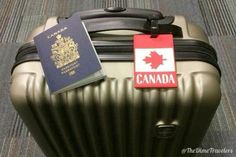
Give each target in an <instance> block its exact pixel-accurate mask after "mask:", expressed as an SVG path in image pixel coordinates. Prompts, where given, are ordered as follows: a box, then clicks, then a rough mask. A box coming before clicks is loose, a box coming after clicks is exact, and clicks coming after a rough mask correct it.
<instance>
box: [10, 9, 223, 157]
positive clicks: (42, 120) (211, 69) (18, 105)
mask: <svg viewBox="0 0 236 157" xmlns="http://www.w3.org/2000/svg"><path fill="white" fill-rule="evenodd" d="M81 14H82V15H83V12H82V13H81ZM57 23H58V18H57V17H52V18H49V19H48V20H47V22H46V24H45V25H42V26H40V27H38V28H36V29H35V30H34V31H33V32H32V33H31V34H30V35H29V37H28V39H27V41H26V43H31V44H32V40H33V37H34V36H36V35H37V34H39V33H41V32H43V31H44V30H46V29H48V28H50V27H52V26H54V25H56V24H57ZM172 25H176V26H179V27H180V28H181V29H182V37H180V38H178V37H177V38H175V43H176V42H178V41H181V40H185V41H188V40H189V41H197V42H201V43H205V44H208V39H207V36H206V35H205V33H204V32H203V30H202V29H200V28H199V27H198V26H196V25H194V24H191V23H189V22H187V21H186V20H185V18H184V17H182V16H175V17H174V21H173V23H172ZM136 33H138V32H136V31H130V30H128V31H126V30H121V31H119V30H115V31H107V32H104V31H103V32H96V33H94V34H91V38H92V40H101V39H102V40H104V36H108V37H107V38H106V40H108V41H109V40H110V38H111V39H112V38H114V37H117V38H119V39H117V38H116V40H123V39H124V38H125V39H124V40H127V39H128V38H129V39H130V38H131V37H132V34H136ZM122 34H123V36H122ZM127 34H128V35H127ZM124 35H125V36H124ZM126 37H127V38H126ZM107 46H109V43H108V45H107ZM118 47H119V46H118ZM176 47H178V45H177V46H176ZM185 47H187V49H188V50H189V51H191V50H190V48H188V45H185ZM111 48H112V46H111ZM200 48H201V47H200ZM19 51H20V50H19ZM101 57H102V55H101ZM103 57H104V56H103ZM112 57H114V56H112ZM112 57H110V58H109V57H108V59H106V56H105V57H104V58H105V59H104V61H102V66H103V69H104V72H105V74H106V75H107V76H108V77H107V79H105V80H103V81H98V82H95V83H93V84H90V85H86V86H83V87H80V88H76V89H73V90H70V91H68V92H65V93H62V94H57V95H51V94H50V92H49V89H48V86H47V83H46V81H45V78H44V73H43V71H42V67H41V63H40V62H39V60H38V59H32V58H31V60H26V61H24V62H20V63H17V64H16V66H14V68H13V70H12V80H11V88H10V94H11V100H12V103H13V105H14V107H15V109H16V110H17V111H18V113H19V115H20V116H21V118H22V119H23V121H24V123H25V124H26V126H27V127H28V129H29V130H30V132H31V133H32V135H33V137H34V138H35V140H36V142H37V143H38V144H39V146H40V147H41V148H42V150H43V151H44V153H45V154H46V155H47V156H49V157H65V156H71V157H75V156H80V157H138V156H141V157H173V156H176V157H177V156H181V149H182V148H195V147H197V146H198V145H199V144H200V143H201V141H202V139H203V137H204V135H205V133H206V131H207V128H208V126H209V124H210V122H211V119H212V117H213V115H214V113H215V111H216V109H217V107H218V105H219V102H220V97H221V92H220V71H219V68H218V67H217V65H214V64H211V63H209V62H206V61H204V58H203V59H202V60H198V59H194V57H193V58H192V60H181V58H180V59H178V60H177V63H176V66H177V76H178V87H177V88H169V89H135V88H133V80H132V77H133V62H132V61H130V60H116V59H114V60H111V58H112ZM26 58H27V57H26ZM192 155H193V154H188V155H185V156H192Z"/></svg>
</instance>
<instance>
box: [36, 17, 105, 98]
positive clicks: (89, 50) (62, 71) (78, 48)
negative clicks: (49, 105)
mask: <svg viewBox="0 0 236 157" xmlns="http://www.w3.org/2000/svg"><path fill="white" fill-rule="evenodd" d="M34 42H35V45H36V48H37V51H38V54H39V57H40V61H41V64H42V67H43V71H44V74H45V77H46V81H47V84H48V86H49V89H50V92H51V93H53V94H56V93H61V92H64V91H66V90H70V89H73V88H77V87H80V86H83V85H86V84H89V83H92V82H94V81H98V80H99V79H102V78H104V77H105V75H104V74H103V72H102V66H101V63H100V60H99V58H98V55H97V53H96V50H95V48H94V46H93V45H92V43H91V40H90V37H89V35H88V32H87V30H86V28H85V26H84V24H83V23H82V21H81V19H80V16H79V15H78V13H77V14H74V15H73V16H72V17H71V18H69V19H67V20H64V21H62V22H60V23H59V24H58V25H56V26H54V27H51V28H49V29H48V30H46V31H44V32H42V33H41V34H39V35H37V36H36V37H34Z"/></svg>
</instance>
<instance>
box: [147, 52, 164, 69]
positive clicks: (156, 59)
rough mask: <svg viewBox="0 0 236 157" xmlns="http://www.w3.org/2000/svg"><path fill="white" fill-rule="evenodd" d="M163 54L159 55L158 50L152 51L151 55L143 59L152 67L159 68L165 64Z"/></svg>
mask: <svg viewBox="0 0 236 157" xmlns="http://www.w3.org/2000/svg"><path fill="white" fill-rule="evenodd" d="M163 60H164V59H163V56H162V55H159V54H158V53H157V52H156V51H151V53H150V56H146V57H145V58H144V59H143V61H145V63H146V64H149V63H151V64H150V66H151V67H152V69H157V68H158V67H159V66H160V65H161V64H163Z"/></svg>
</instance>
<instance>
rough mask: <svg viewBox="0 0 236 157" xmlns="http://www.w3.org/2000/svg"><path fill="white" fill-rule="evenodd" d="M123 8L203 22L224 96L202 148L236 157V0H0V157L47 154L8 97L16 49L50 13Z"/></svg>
mask: <svg viewBox="0 0 236 157" xmlns="http://www.w3.org/2000/svg"><path fill="white" fill-rule="evenodd" d="M108 6H122V7H130V8H150V9H157V10H160V11H161V12H163V14H164V15H176V14H178V15H184V16H185V17H186V18H187V20H189V21H191V22H194V23H196V24H197V25H199V26H201V27H202V28H203V29H205V31H206V32H207V34H208V37H209V40H210V42H211V44H212V45H213V46H214V47H215V49H216V50H217V53H218V59H219V65H220V67H221V70H222V82H221V87H222V99H221V103H220V106H219V107H218V109H217V112H216V114H215V116H214V118H213V120H212V123H211V125H210V127H209V129H208V131H207V134H206V136H205V138H204V140H203V142H202V145H201V146H200V147H202V148H226V149H232V150H233V151H234V152H233V153H230V154H198V155H197V157H218V156H219V157H235V156H236V70H235V69H236V62H235V61H236V1H235V0H178V1H177V0H86V1H84V0H57V1H56V0H0V157H44V154H43V153H42V151H41V150H40V148H39V147H38V145H37V144H36V143H35V141H34V139H33V137H32V136H31V134H30V132H29V131H28V130H27V128H26V127H25V125H24V123H23V122H22V120H21V118H20V117H19V116H18V114H17V112H16V111H15V110H14V108H13V105H12V104H11V101H10V98H9V84H10V72H11V67H12V65H13V63H14V58H15V55H16V52H17V49H18V48H19V47H20V45H22V43H23V42H24V40H25V39H26V37H27V35H28V34H29V32H30V31H31V30H33V29H34V28H35V27H37V26H39V25H40V24H43V23H44V22H45V20H46V19H47V18H48V17H50V16H55V15H56V16H58V15H59V16H68V15H70V14H71V13H73V12H76V11H81V10H87V9H94V8H104V7H108Z"/></svg>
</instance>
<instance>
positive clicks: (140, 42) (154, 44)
mask: <svg viewBox="0 0 236 157" xmlns="http://www.w3.org/2000/svg"><path fill="white" fill-rule="evenodd" d="M134 47H135V48H167V47H174V43H173V36H172V34H161V35H158V36H157V37H156V38H150V35H135V36H134Z"/></svg>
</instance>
